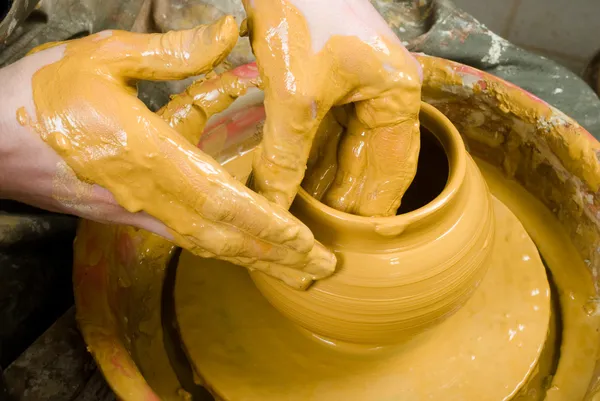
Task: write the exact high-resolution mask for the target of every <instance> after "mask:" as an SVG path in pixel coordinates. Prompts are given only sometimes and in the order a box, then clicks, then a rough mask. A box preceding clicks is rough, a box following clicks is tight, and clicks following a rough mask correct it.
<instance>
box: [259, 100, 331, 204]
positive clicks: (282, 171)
mask: <svg viewBox="0 0 600 401" xmlns="http://www.w3.org/2000/svg"><path fill="white" fill-rule="evenodd" d="M320 110H327V107H325V105H320V106H319V105H318V104H317V101H316V99H312V98H310V97H303V96H300V95H295V96H291V97H290V100H289V101H287V102H283V101H282V100H281V99H279V98H278V97H276V96H274V95H273V94H270V93H269V92H268V91H266V92H265V111H266V115H267V118H266V121H265V126H264V129H263V139H262V141H261V143H260V145H259V146H258V149H257V152H256V154H255V157H254V164H253V177H254V189H255V190H256V191H257V192H259V193H260V194H262V195H264V196H265V197H266V198H267V199H268V200H270V201H271V202H274V203H277V204H278V205H281V206H282V207H284V208H285V209H288V208H289V207H290V205H291V204H292V201H293V200H294V197H295V196H296V193H297V191H298V188H299V186H300V183H301V182H302V179H303V178H304V173H305V170H306V162H307V160H308V155H309V152H310V148H311V145H312V143H313V139H314V136H315V133H316V131H317V129H318V127H319V125H320V123H321V120H322V119H323V117H324V113H323V114H321V111H320Z"/></svg>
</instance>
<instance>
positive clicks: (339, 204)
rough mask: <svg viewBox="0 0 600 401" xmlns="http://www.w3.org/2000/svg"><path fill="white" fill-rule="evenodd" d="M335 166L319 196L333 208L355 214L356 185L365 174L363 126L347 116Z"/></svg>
mask: <svg viewBox="0 0 600 401" xmlns="http://www.w3.org/2000/svg"><path fill="white" fill-rule="evenodd" d="M337 156H338V168H337V171H336V175H335V180H334V181H333V183H332V184H331V186H330V188H329V189H328V191H327V193H326V194H325V196H324V198H323V202H324V203H325V204H326V205H328V206H331V207H332V208H334V209H337V210H340V211H342V212H346V213H355V212H356V207H357V204H358V203H359V202H360V199H359V194H360V188H361V187H362V186H363V185H364V182H365V180H366V179H367V176H366V175H365V170H366V169H367V163H368V160H367V132H366V130H365V128H364V126H363V125H362V124H361V123H360V121H358V119H356V117H355V116H354V117H350V119H349V121H348V128H347V129H346V134H345V135H344V137H343V138H342V139H341V141H340V144H339V147H338V155H337Z"/></svg>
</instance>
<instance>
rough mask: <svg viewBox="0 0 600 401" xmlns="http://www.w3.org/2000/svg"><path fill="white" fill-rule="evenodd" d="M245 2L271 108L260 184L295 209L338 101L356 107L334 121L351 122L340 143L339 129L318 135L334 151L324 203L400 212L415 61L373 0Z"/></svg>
mask: <svg viewBox="0 0 600 401" xmlns="http://www.w3.org/2000/svg"><path fill="white" fill-rule="evenodd" d="M244 4H245V7H246V10H247V13H248V27H249V32H250V39H251V43H252V48H253V51H254V54H255V55H256V58H257V63H258V66H259V71H260V75H261V78H262V81H263V86H264V91H265V107H266V113H267V120H266V124H265V129H264V139H263V141H262V145H261V148H260V153H259V154H258V155H257V156H258V157H257V158H256V159H255V163H254V186H255V188H256V189H257V190H258V191H259V192H260V193H262V194H263V195H265V196H266V197H267V198H268V199H270V200H272V201H275V202H277V203H279V204H280V205H283V206H284V207H289V205H290V203H291V202H292V200H293V198H294V196H295V195H296V191H297V189H298V187H299V185H300V182H301V181H302V179H303V176H304V174H305V169H306V165H307V159H308V157H309V153H310V151H311V146H312V145H313V140H314V138H315V134H316V133H317V130H318V128H319V126H320V124H321V122H322V120H323V119H324V118H325V116H326V115H327V113H328V112H330V109H332V108H333V107H334V106H340V105H350V107H346V108H345V113H340V114H345V115H346V116H347V119H346V117H342V118H339V119H338V120H346V121H343V124H344V125H346V126H347V130H346V133H345V134H344V135H342V136H341V139H340V143H339V146H337V140H338V139H339V138H340V137H339V135H331V138H325V139H323V138H321V139H320V140H319V142H320V143H321V146H323V142H328V141H329V142H332V141H333V142H335V143H329V144H325V149H334V151H335V150H336V149H337V166H333V167H334V168H337V172H336V173H334V176H335V180H334V181H333V183H331V186H330V187H329V189H328V191H327V193H325V196H324V201H325V203H327V204H329V205H330V206H333V207H335V208H336V209H339V210H342V211H346V212H351V213H355V214H360V215H368V216H375V215H392V214H395V212H396V209H397V208H398V207H399V205H400V202H401V198H402V195H403V194H404V192H405V191H406V189H407V188H408V186H409V184H410V183H411V181H412V179H413V177H414V174H415V172H416V165H417V159H418V151H419V145H420V140H419V122H418V113H419V106H420V94H421V81H422V76H421V70H420V66H419V64H418V63H417V61H416V60H415V59H414V58H413V57H412V56H411V55H410V53H409V52H408V51H407V50H406V49H405V48H404V46H402V44H401V42H400V41H399V40H398V38H397V37H396V36H395V35H394V34H393V33H392V31H391V30H390V29H389V27H388V26H387V25H386V23H385V21H384V20H383V18H381V16H380V15H379V14H378V13H377V11H376V10H375V9H374V8H373V6H372V5H371V4H370V3H369V1H368V0H327V1H321V0H245V1H244ZM324 131H327V129H325V130H324ZM333 131H335V130H333ZM313 153H315V154H318V153H323V152H313ZM325 156H327V155H325ZM328 157H331V155H329V156H328ZM333 160H334V161H335V157H334V158H333ZM317 164H318V163H317ZM321 164H322V163H321ZM327 168H329V170H331V168H332V166H328V167H326V168H325V169H327ZM312 174H315V175H316V176H319V175H323V174H325V175H327V171H324V170H322V171H313V172H312ZM307 178H309V177H307ZM317 178H318V177H317Z"/></svg>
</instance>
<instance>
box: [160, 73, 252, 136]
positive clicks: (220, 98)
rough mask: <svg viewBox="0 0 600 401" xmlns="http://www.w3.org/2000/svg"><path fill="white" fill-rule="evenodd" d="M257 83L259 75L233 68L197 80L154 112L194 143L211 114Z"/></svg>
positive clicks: (226, 105) (226, 106)
mask: <svg viewBox="0 0 600 401" xmlns="http://www.w3.org/2000/svg"><path fill="white" fill-rule="evenodd" d="M259 83H260V79H259V78H257V77H248V76H240V75H238V74H236V71H235V70H233V71H228V72H226V73H224V74H221V75H220V76H218V77H215V78H212V79H209V80H207V81H203V80H198V81H196V82H194V83H193V84H192V85H190V86H188V87H187V88H186V90H185V91H184V92H182V93H181V94H179V95H176V96H174V97H172V98H171V101H170V102H169V103H167V104H166V105H165V106H164V107H163V108H161V109H160V110H159V111H158V112H157V114H158V115H159V116H161V118H162V119H163V120H165V121H166V122H167V123H168V124H169V125H170V126H171V127H172V128H173V129H175V130H176V131H177V132H178V133H179V134H180V135H182V136H183V137H185V138H186V139H187V140H188V141H189V142H191V143H192V144H197V143H198V141H199V140H200V136H201V135H202V132H203V131H204V127H205V125H206V122H207V121H208V119H209V118H210V117H212V116H213V115H215V114H217V113H220V112H222V111H224V110H225V109H227V108H228V107H229V106H230V105H231V104H232V103H233V102H234V101H235V100H236V99H237V98H238V97H240V96H242V95H243V94H245V93H246V92H247V90H248V88H250V87H256V86H257V85H258V84H259Z"/></svg>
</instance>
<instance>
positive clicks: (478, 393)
mask: <svg viewBox="0 0 600 401" xmlns="http://www.w3.org/2000/svg"><path fill="white" fill-rule="evenodd" d="M494 209H495V213H496V216H497V224H496V230H497V231H496V238H497V239H498V241H496V242H497V243H500V242H501V241H507V242H508V244H505V245H508V246H507V247H506V246H505V247H503V249H513V250H514V252H513V253H510V254H509V253H506V252H496V256H494V260H493V263H492V264H491V266H490V268H489V271H488V273H487V275H486V276H485V279H484V280H483V282H482V283H481V285H480V287H479V289H478V290H477V291H476V292H475V294H474V295H473V297H472V298H471V299H470V300H469V301H468V303H467V304H466V305H465V306H464V307H463V308H462V309H461V310H460V311H458V312H457V313H456V314H455V315H453V316H452V317H451V318H449V319H448V320H446V321H445V322H444V323H442V324H441V325H439V326H437V327H435V328H434V329H432V330H430V331H428V332H426V333H424V334H422V335H420V336H417V337H415V338H414V339H412V340H410V341H409V342H408V343H405V344H403V345H401V346H396V347H394V348H390V347H382V348H379V349H368V348H366V347H349V346H345V345H341V344H336V343H334V342H328V341H327V340H323V339H318V338H316V336H311V334H310V333H307V332H305V331H303V330H302V329H299V328H298V327H296V326H295V325H294V324H292V323H291V322H290V321H288V320H286V319H285V318H284V317H283V316H282V315H280V314H279V312H278V311H276V310H275V309H274V308H273V307H272V306H271V305H270V304H269V303H268V302H267V301H266V300H265V299H264V298H263V297H262V295H261V294H260V293H259V292H258V290H257V289H256V287H255V286H254V284H253V282H252V280H251V279H250V276H249V274H248V273H247V272H246V270H244V269H242V268H239V267H236V266H233V265H230V264H227V263H224V262H219V261H215V260H206V259H200V258H196V257H194V256H192V255H190V254H188V253H183V254H182V256H181V261H180V264H179V268H178V273H177V282H176V290H175V308H176V313H177V315H178V323H179V327H180V332H181V338H182V341H183V343H184V346H185V348H186V349H187V353H188V356H189V359H190V361H191V363H192V365H193V367H194V370H195V371H196V372H197V373H198V375H199V376H201V377H202V378H203V381H204V384H205V385H206V387H207V388H210V389H212V392H213V393H214V394H215V395H216V396H217V397H219V398H223V399H227V400H282V399H286V400H308V399H310V400H336V399H340V400H373V399H374V397H376V398H377V399H381V400H413V399H414V400H421V399H434V400H442V399H443V400H467V399H478V400H494V401H497V400H504V399H510V398H511V397H512V396H514V395H515V394H516V393H517V392H518V391H519V389H520V388H521V387H522V385H523V383H524V382H526V380H527V379H528V377H529V376H530V374H531V373H532V371H533V370H534V368H535V367H536V363H537V361H538V358H539V356H540V353H541V351H542V348H543V346H544V342H545V340H546V336H547V333H548V328H549V322H550V313H551V311H550V309H551V308H550V289H549V285H548V281H547V278H546V274H545V270H544V267H543V264H542V262H541V260H540V256H539V254H538V252H537V249H536V248H535V245H534V244H533V242H532V241H531V239H530V238H529V237H528V235H527V233H526V232H525V230H524V229H523V227H522V226H521V225H520V223H519V222H518V220H517V219H516V217H515V216H514V215H513V214H512V213H511V212H510V211H509V210H508V208H506V207H505V206H504V205H503V204H502V203H501V202H499V201H497V200H495V201H494ZM495 246H496V245H495ZM498 300H502V302H498Z"/></svg>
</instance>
